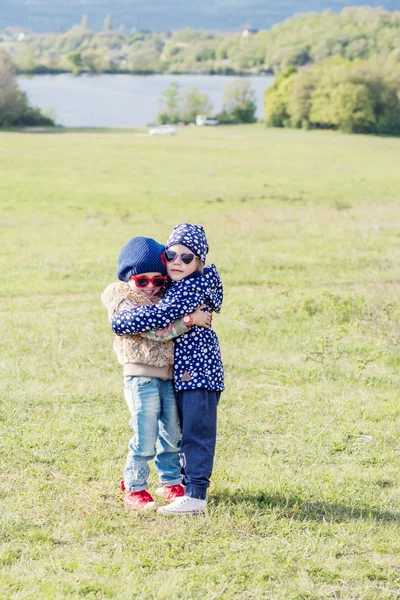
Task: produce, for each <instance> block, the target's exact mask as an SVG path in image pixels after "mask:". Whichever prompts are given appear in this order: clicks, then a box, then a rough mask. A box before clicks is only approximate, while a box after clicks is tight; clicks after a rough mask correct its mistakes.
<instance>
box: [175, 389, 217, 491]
mask: <svg viewBox="0 0 400 600" xmlns="http://www.w3.org/2000/svg"><path fill="white" fill-rule="evenodd" d="M220 395H221V392H216V391H213V390H205V389H202V388H200V389H194V390H184V391H180V392H177V394H176V398H177V401H178V410H179V416H180V419H181V427H182V443H181V462H182V471H183V475H184V477H183V483H184V484H185V485H186V489H185V496H191V497H192V498H201V499H205V498H206V497H207V488H208V486H209V485H210V477H211V473H212V469H213V463H214V454H215V443H216V440H217V407H218V402H219V398H220Z"/></svg>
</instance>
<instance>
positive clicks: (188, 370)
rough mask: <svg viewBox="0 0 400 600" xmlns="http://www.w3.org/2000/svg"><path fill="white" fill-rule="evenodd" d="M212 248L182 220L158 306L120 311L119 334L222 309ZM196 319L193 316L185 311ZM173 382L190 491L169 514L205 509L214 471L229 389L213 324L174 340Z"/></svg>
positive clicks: (115, 323) (169, 247) (170, 246)
mask: <svg viewBox="0 0 400 600" xmlns="http://www.w3.org/2000/svg"><path fill="white" fill-rule="evenodd" d="M207 252H208V244H207V239H206V236H205V233H204V230H203V228H202V227H201V226H199V225H191V224H189V223H182V224H181V225H177V226H176V227H175V228H174V230H173V232H172V234H171V235H170V237H169V239H168V241H167V244H166V248H165V252H164V257H165V261H166V265H167V272H168V275H169V277H170V279H171V285H170V287H169V288H168V290H167V292H166V294H165V296H164V298H163V299H162V300H161V301H160V302H159V303H158V304H157V305H156V306H150V307H148V306H141V307H137V308H135V309H132V310H129V311H123V312H119V313H117V314H116V315H115V316H114V318H113V320H112V328H113V330H114V332H115V333H116V334H117V335H125V334H127V333H128V334H129V333H139V332H143V331H146V330H149V329H155V328H159V327H166V326H168V325H169V324H170V323H171V322H172V321H173V320H174V319H178V318H180V317H183V316H184V315H188V313H190V312H192V311H194V310H195V309H196V308H197V307H198V306H199V305H202V304H206V306H207V307H208V308H209V309H210V310H214V311H216V312H219V311H220V308H221V304H222V298H223V291H222V284H221V280H220V278H219V275H218V273H217V270H216V268H215V266H214V265H212V266H211V267H206V268H204V269H203V265H204V264H205V260H206V254H207ZM184 320H185V321H186V324H187V325H189V326H190V325H192V323H191V317H185V318H184ZM174 383H175V390H176V392H177V402H178V410H179V415H180V419H181V429H182V441H181V463H182V467H183V473H184V479H183V483H184V484H185V486H186V488H185V494H184V496H182V497H178V498H176V499H175V500H174V501H173V502H172V503H171V504H169V505H168V506H164V507H162V508H160V509H159V512H160V513H162V514H166V515H181V514H196V513H202V512H204V509H205V506H206V493H207V488H208V487H209V485H210V477H211V473H212V467H213V461H214V453H215V443H216V426H217V405H218V401H219V397H220V394H221V391H223V389H224V376H223V367H222V362H221V355H220V349H219V343H218V338H217V336H216V334H215V332H214V331H212V330H211V329H200V328H198V327H190V329H189V331H188V332H187V333H185V334H183V335H182V336H181V337H179V338H177V339H176V340H175V342H174Z"/></svg>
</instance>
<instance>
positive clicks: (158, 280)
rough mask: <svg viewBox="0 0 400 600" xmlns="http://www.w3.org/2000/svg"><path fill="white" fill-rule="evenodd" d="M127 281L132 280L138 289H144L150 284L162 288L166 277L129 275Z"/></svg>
mask: <svg viewBox="0 0 400 600" xmlns="http://www.w3.org/2000/svg"><path fill="white" fill-rule="evenodd" d="M129 279H133V281H134V282H135V284H136V287H138V288H144V287H147V286H148V285H149V283H152V284H153V285H154V287H162V286H163V285H164V284H165V282H166V281H167V276H166V275H156V276H155V277H147V275H131V276H130V278H129Z"/></svg>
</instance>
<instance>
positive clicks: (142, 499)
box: [124, 490, 157, 510]
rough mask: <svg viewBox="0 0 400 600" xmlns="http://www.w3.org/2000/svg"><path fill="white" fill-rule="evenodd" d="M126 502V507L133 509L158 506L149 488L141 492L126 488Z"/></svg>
mask: <svg viewBox="0 0 400 600" xmlns="http://www.w3.org/2000/svg"><path fill="white" fill-rule="evenodd" d="M124 504H125V506H126V508H132V509H133V510H155V509H156V508H157V505H156V503H155V502H154V500H153V498H152V496H151V495H150V494H149V492H148V491H147V490H141V491H140V492H128V490H125V498H124Z"/></svg>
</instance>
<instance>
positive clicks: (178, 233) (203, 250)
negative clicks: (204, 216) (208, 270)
mask: <svg viewBox="0 0 400 600" xmlns="http://www.w3.org/2000/svg"><path fill="white" fill-rule="evenodd" d="M175 244H181V245H182V246H186V248H189V250H191V251H192V252H193V254H195V255H196V256H198V257H199V258H200V260H201V262H202V263H203V265H204V264H205V262H206V255H207V252H208V243H207V238H206V234H205V233H204V229H203V227H202V226H201V225H191V224H190V223H181V224H180V225H177V226H176V227H174V229H173V231H172V233H171V235H170V236H169V238H168V241H167V243H166V245H165V248H166V250H168V248H170V247H171V246H174V245H175Z"/></svg>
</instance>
